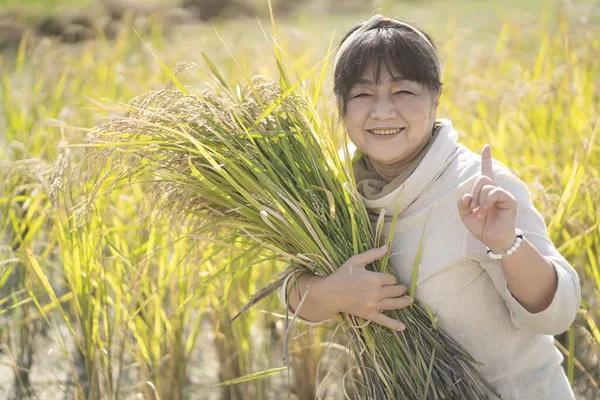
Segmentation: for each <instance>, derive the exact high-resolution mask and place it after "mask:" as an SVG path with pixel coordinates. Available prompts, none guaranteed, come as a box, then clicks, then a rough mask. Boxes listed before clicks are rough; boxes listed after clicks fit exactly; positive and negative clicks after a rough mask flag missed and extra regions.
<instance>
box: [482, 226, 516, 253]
mask: <svg viewBox="0 0 600 400" xmlns="http://www.w3.org/2000/svg"><path fill="white" fill-rule="evenodd" d="M515 233H516V234H517V239H516V240H515V242H514V243H513V245H512V246H511V247H510V249H508V250H507V251H506V253H502V254H496V253H494V252H492V250H491V249H490V248H489V247H488V249H487V254H488V256H490V258H491V259H493V260H501V259H503V258H504V257H506V256H510V255H511V254H512V253H514V252H515V251H517V249H518V248H519V246H520V245H521V242H522V241H523V231H522V230H520V229H519V228H517V229H516V230H515Z"/></svg>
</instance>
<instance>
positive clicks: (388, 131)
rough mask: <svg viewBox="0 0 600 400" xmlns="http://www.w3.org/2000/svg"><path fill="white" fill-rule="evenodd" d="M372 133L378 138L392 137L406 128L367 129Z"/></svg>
mask: <svg viewBox="0 0 600 400" xmlns="http://www.w3.org/2000/svg"><path fill="white" fill-rule="evenodd" d="M367 130H368V131H369V132H370V133H372V134H374V135H376V136H391V135H395V134H397V133H400V132H402V131H403V130H404V128H393V129H367Z"/></svg>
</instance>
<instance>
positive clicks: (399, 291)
mask: <svg viewBox="0 0 600 400" xmlns="http://www.w3.org/2000/svg"><path fill="white" fill-rule="evenodd" d="M406 292H408V288H407V287H406V286H404V285H388V286H382V287H381V290H380V291H379V294H380V295H381V298H382V299H385V298H387V297H400V296H402V295H403V294H404V293H406Z"/></svg>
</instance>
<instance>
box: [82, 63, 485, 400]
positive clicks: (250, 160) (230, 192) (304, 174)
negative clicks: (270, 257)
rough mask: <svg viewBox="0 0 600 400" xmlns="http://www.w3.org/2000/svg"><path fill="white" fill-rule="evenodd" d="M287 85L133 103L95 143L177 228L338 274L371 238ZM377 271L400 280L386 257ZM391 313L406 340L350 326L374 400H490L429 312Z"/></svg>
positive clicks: (334, 158) (259, 83)
mask: <svg viewBox="0 0 600 400" xmlns="http://www.w3.org/2000/svg"><path fill="white" fill-rule="evenodd" d="M211 68H212V67H211ZM282 68H283V67H282ZM280 70H281V69H280ZM219 77H220V75H219V76H217V78H219ZM222 79H223V78H222V77H221V79H217V80H222ZM288 82H289V80H287V79H280V83H281V85H282V86H279V85H277V84H275V83H273V82H270V81H268V80H266V79H265V78H262V77H255V78H253V79H252V81H251V84H249V85H246V86H245V87H243V89H242V90H237V91H230V90H229V89H228V87H224V86H223V85H221V86H220V87H215V88H213V89H211V90H207V91H205V92H203V93H200V92H198V91H197V90H194V89H193V88H190V89H189V90H188V91H189V93H187V94H186V93H183V92H181V91H178V90H159V91H154V92H149V93H147V94H145V95H142V96H139V97H138V98H136V99H134V101H133V102H132V105H131V106H130V107H129V112H128V114H127V116H126V118H122V119H119V120H116V121H114V122H111V123H108V124H106V125H103V126H100V127H98V128H97V129H95V130H94V136H93V138H94V140H93V144H94V145H102V146H106V147H105V149H110V148H112V149H113V150H114V151H117V150H118V151H119V152H120V156H121V157H123V165H124V166H126V169H127V171H128V172H127V173H128V174H129V175H130V176H136V177H138V178H139V177H141V176H151V177H152V178H153V179H155V180H156V185H157V187H158V188H159V189H158V190H159V191H160V196H159V197H160V201H158V200H157V207H159V208H160V207H163V208H168V209H169V211H170V212H171V213H172V214H173V215H174V216H175V217H174V218H181V217H182V216H187V215H189V214H195V215H198V216H199V217H200V219H199V221H215V222H216V223H218V224H220V225H221V226H223V227H225V226H226V227H227V230H224V231H223V232H225V234H228V235H239V234H242V236H244V237H246V238H249V239H251V240H252V241H255V242H256V243H257V244H260V245H261V246H263V247H264V248H265V249H267V250H269V251H272V252H274V253H275V254H276V255H278V256H279V257H281V259H282V260H287V261H289V262H295V263H296V265H299V266H301V267H304V268H306V269H308V270H310V271H311V272H313V273H315V274H319V275H325V274H330V273H332V272H334V271H335V268H337V267H338V266H339V265H341V264H342V263H343V262H345V261H346V260H347V259H348V258H350V257H351V256H352V255H354V254H357V253H359V252H364V251H366V250H368V249H370V248H372V247H374V246H375V235H374V233H373V232H372V227H371V225H370V222H369V219H368V216H367V213H366V210H365V208H364V206H363V205H362V202H361V201H360V199H359V198H358V196H357V193H356V189H355V182H354V181H353V177H351V176H349V174H348V173H347V171H346V168H345V167H344V165H343V164H342V162H341V160H340V159H339V157H338V153H337V150H336V148H335V146H334V144H333V140H332V135H331V133H330V132H328V129H327V127H326V126H324V124H321V123H320V119H319V118H318V117H317V115H316V113H315V111H314V108H312V107H311V106H310V104H311V100H310V96H306V95H305V94H297V93H296V92H297V91H296V90H295V86H296V85H294V84H289V83H288ZM286 85H289V86H286ZM148 141H149V142H151V144H148V143H146V142H148ZM157 198H158V197H157ZM184 205H185V206H184ZM234 227H237V228H238V229H237V230H236V229H234ZM392 231H393V229H392ZM389 240H391V238H390V239H389ZM370 268H371V269H372V270H378V271H387V272H392V270H391V268H390V267H389V265H388V264H387V259H386V260H384V261H383V262H382V263H374V265H372V266H371V267H370ZM279 281H280V280H279ZM271 288H272V287H271ZM388 315H390V316H392V317H393V318H397V319H399V320H401V321H403V322H404V323H405V325H406V326H407V330H406V331H405V332H403V333H399V332H393V331H390V330H388V329H387V328H383V327H381V326H375V324H365V321H363V320H361V319H360V318H357V317H354V316H351V315H344V316H343V320H344V325H343V327H344V330H345V331H346V333H347V334H348V336H350V337H351V348H352V350H353V354H354V355H355V359H356V361H357V363H358V364H359V366H360V371H361V374H362V378H363V383H364V385H365V395H366V396H367V397H368V398H377V399H383V398H399V397H402V398H423V399H433V398H438V399H449V398H461V399H482V398H487V392H486V389H488V390H489V391H491V392H494V389H493V388H491V386H490V385H489V383H487V382H486V381H485V379H484V378H483V377H482V376H481V375H480V373H479V372H478V371H477V369H476V367H475V363H476V361H475V360H473V359H472V358H471V357H470V356H469V355H468V354H467V352H466V351H465V350H464V349H463V348H462V347H461V346H460V345H459V344H458V343H457V342H455V341H454V340H453V339H452V338H450V337H448V336H447V334H445V333H444V332H443V331H442V330H441V329H439V328H437V327H434V326H433V325H432V320H431V318H430V315H429V313H428V311H427V310H426V309H425V308H424V306H423V305H421V304H419V303H418V302H415V303H414V305H413V306H412V307H411V308H410V310H408V311H407V310H400V311H393V312H389V313H388Z"/></svg>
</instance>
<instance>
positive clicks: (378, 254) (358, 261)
mask: <svg viewBox="0 0 600 400" xmlns="http://www.w3.org/2000/svg"><path fill="white" fill-rule="evenodd" d="M386 253H387V245H383V246H381V247H376V248H374V249H371V250H367V251H365V252H364V253H360V254H356V255H354V256H352V258H351V260H352V265H354V266H356V267H366V266H367V265H368V264H371V263H372V262H374V261H377V260H379V259H380V258H382V257H383V256H385V254H386Z"/></svg>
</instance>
